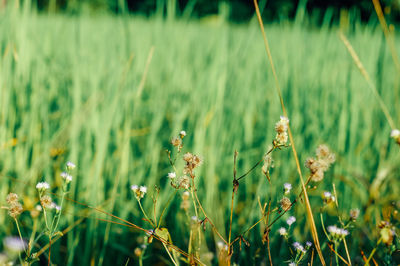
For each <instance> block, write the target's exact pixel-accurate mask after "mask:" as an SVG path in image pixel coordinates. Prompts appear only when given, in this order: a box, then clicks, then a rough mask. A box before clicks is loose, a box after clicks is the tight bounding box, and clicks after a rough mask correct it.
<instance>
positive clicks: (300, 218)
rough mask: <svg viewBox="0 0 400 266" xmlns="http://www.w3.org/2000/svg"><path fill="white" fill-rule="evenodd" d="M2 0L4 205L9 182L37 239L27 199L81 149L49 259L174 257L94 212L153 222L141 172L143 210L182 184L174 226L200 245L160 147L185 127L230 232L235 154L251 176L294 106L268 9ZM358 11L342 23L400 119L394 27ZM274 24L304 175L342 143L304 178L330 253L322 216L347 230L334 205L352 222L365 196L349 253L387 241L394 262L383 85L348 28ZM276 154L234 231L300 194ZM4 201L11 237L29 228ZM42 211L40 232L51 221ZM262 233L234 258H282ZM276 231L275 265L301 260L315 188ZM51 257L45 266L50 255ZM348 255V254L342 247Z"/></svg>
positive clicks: (394, 153) (201, 183) (258, 175)
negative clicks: (70, 9)
mask: <svg viewBox="0 0 400 266" xmlns="http://www.w3.org/2000/svg"><path fill="white" fill-rule="evenodd" d="M1 12H2V14H1V18H0V29H1V30H0V56H1V60H0V206H6V205H7V203H6V197H7V195H8V193H10V192H14V193H17V194H18V195H19V197H20V201H21V203H22V206H23V209H24V212H23V213H22V214H21V216H20V217H19V218H18V219H19V222H20V227H21V234H22V235H23V236H24V238H27V239H28V238H29V236H30V232H32V230H33V228H34V222H33V221H34V220H35V218H32V213H31V212H30V211H31V210H33V209H34V208H35V205H36V204H38V203H39V195H38V192H37V189H36V188H35V186H36V184H37V183H38V182H40V181H47V182H48V183H49V184H50V185H51V188H50V191H51V192H52V193H55V194H54V195H53V198H54V199H55V200H56V201H59V200H60V195H61V190H60V187H61V186H62V184H63V180H62V178H61V177H60V173H61V172H62V169H63V167H64V165H65V163H66V162H67V161H71V162H74V163H75V164H76V169H75V170H74V172H73V176H74V178H73V181H72V182H71V184H70V185H69V186H70V187H69V192H68V194H67V195H66V196H67V197H68V199H69V200H66V201H65V202H64V206H63V210H62V211H63V215H62V217H61V219H60V225H59V228H60V230H65V229H68V230H67V231H65V232H64V235H63V236H62V237H60V238H59V239H58V240H57V241H54V243H53V244H52V248H51V249H52V251H51V262H52V264H54V265H138V264H139V262H140V263H143V264H144V265H153V264H154V265H169V264H172V263H171V260H170V259H169V255H168V253H167V252H166V251H165V249H164V247H163V246H162V245H161V242H159V241H157V240H156V239H155V240H153V242H152V243H151V244H147V242H146V240H144V238H145V236H146V234H145V233H144V232H143V231H140V230H136V229H134V228H131V227H127V226H124V225H121V224H115V223H112V222H111V221H115V222H119V223H122V222H121V221H120V220H118V219H115V218H113V217H110V216H109V215H106V214H104V213H102V212H101V211H99V210H104V211H106V212H108V213H112V214H113V215H115V216H118V217H120V218H121V219H124V220H127V221H130V222H132V223H134V224H136V225H138V226H141V227H143V228H145V229H147V230H150V229H154V228H152V227H151V226H150V225H149V223H148V222H146V221H145V220H143V219H142V218H143V214H142V212H141V210H140V208H139V205H138V202H137V200H136V199H135V195H134V193H133V192H132V190H131V185H135V184H136V185H139V186H140V185H142V186H146V187H147V195H145V197H144V198H143V199H142V200H141V203H142V205H143V208H144V209H145V210H146V211H147V212H148V213H152V211H153V210H152V208H153V201H152V199H151V196H152V195H153V196H155V195H157V189H159V194H158V199H157V202H158V205H157V207H156V213H157V214H158V215H159V214H160V212H161V211H162V209H163V207H164V206H165V205H166V204H167V202H168V200H169V199H170V197H171V195H174V193H176V196H175V197H173V198H172V200H171V201H170V204H169V205H168V207H167V208H166V210H165V214H164V219H163V220H162V225H163V226H162V227H166V228H168V231H169V233H170V234H171V238H172V241H173V243H174V244H175V245H176V246H178V247H179V248H181V249H182V250H184V251H186V252H188V246H189V242H190V241H191V240H190V239H191V233H192V232H197V229H193V226H192V225H191V224H192V223H193V222H191V220H192V218H191V216H194V215H195V214H194V210H193V209H191V208H189V211H188V212H185V211H184V210H182V208H181V202H182V196H181V195H182V193H183V190H182V189H180V190H179V191H178V192H175V189H174V188H172V187H171V186H170V181H169V179H168V177H167V175H168V173H170V172H173V169H172V167H171V165H170V163H169V160H168V156H167V153H166V152H165V151H166V150H167V149H168V150H172V149H173V147H172V145H171V143H170V141H171V139H172V138H173V137H175V136H177V135H178V134H179V132H180V131H181V130H185V131H186V134H187V135H186V136H185V137H184V139H183V140H184V147H183V151H182V154H183V153H186V152H193V153H195V154H198V155H200V156H201V158H202V160H203V163H202V165H201V166H199V168H198V169H196V179H195V182H196V188H197V194H198V197H199V200H200V201H201V203H202V205H203V207H204V209H205V210H206V212H207V214H208V216H209V217H210V218H211V219H212V221H213V223H214V224H215V227H216V228H217V230H218V231H219V232H221V234H222V236H223V237H224V238H227V237H228V234H229V227H230V212H231V194H232V178H233V171H234V170H233V169H234V151H235V150H237V151H238V156H237V164H236V170H237V172H238V175H241V174H243V173H245V172H246V171H247V170H248V169H250V168H251V167H252V166H253V165H254V163H255V162H257V161H259V160H260V159H261V158H263V156H264V154H265V153H266V152H267V151H268V149H269V148H270V147H271V145H272V144H271V143H272V140H273V139H274V138H275V135H276V132H275V123H276V122H277V121H279V118H280V116H281V115H283V113H282V109H281V106H280V102H279V97H278V94H277V93H276V89H275V83H274V78H273V75H272V72H271V69H270V66H269V63H268V59H267V56H266V53H265V49H264V43H263V38H262V35H261V32H260V28H259V26H258V24H257V21H256V19H253V20H251V21H250V22H248V23H244V24H234V23H229V22H227V21H225V20H224V19H223V18H222V17H218V16H216V17H210V18H206V19H200V20H184V19H176V20H174V19H170V20H165V19H162V18H160V17H150V18H145V17H140V16H113V15H109V14H95V15H79V16H74V15H62V14H38V13H37V12H32V11H27V10H24V9H19V10H16V9H6V10H1ZM348 18H349V19H348V21H347V23H345V25H341V28H342V30H343V31H344V33H345V34H346V36H347V37H348V39H349V41H350V42H351V44H352V45H353V47H354V50H355V51H356V52H357V53H358V55H359V57H360V60H361V61H362V62H363V64H364V66H365V68H366V70H367V71H368V73H369V74H370V76H371V78H372V81H373V83H374V84H375V86H376V88H377V90H378V91H379V94H380V95H381V97H382V100H383V102H384V103H385V105H386V106H387V108H388V110H389V112H390V114H391V115H392V116H393V118H394V120H395V123H396V125H398V126H399V125H400V121H399V117H398V115H397V114H399V113H400V102H399V101H400V90H399V86H400V78H399V77H400V75H399V73H398V72H397V70H396V68H395V65H394V63H393V59H392V55H391V53H390V50H389V48H388V46H387V42H386V40H385V38H384V35H383V33H382V30H381V28H380V26H379V24H378V23H377V22H376V21H374V20H372V21H371V22H370V23H361V22H359V19H358V18H357V16H351V15H350V16H349V17H348ZM327 20H328V18H327ZM265 28H266V32H267V36H268V39H269V43H270V46H271V53H272V57H273V59H274V62H275V67H276V70H277V76H278V79H279V82H280V84H281V87H282V96H283V99H284V101H285V106H286V109H287V112H288V118H289V119H290V126H291V129H292V133H293V138H294V142H295V144H296V150H297V152H298V156H299V161H300V165H301V167H302V171H303V175H304V176H305V178H307V176H308V174H309V171H308V169H307V168H306V167H305V166H304V162H305V160H306V159H307V158H308V157H312V156H315V149H316V148H317V147H318V146H319V145H320V144H326V145H327V146H328V147H329V148H330V150H331V151H332V152H333V153H335V155H336V161H335V163H334V164H333V165H332V166H331V167H330V169H329V170H328V171H327V172H326V173H325V178H324V179H323V181H322V182H320V183H318V184H312V185H310V188H309V190H308V194H309V198H310V204H311V207H312V210H313V214H314V219H315V223H316V226H317V231H318V236H319V240H320V243H321V249H322V253H323V255H324V258H325V260H326V262H327V263H328V264H329V263H333V264H335V253H334V252H333V251H332V250H331V249H330V247H329V245H328V244H329V241H327V236H326V235H325V234H324V232H323V229H322V226H321V220H320V212H321V213H323V216H324V224H325V225H334V224H336V225H339V222H338V215H339V216H341V217H342V218H343V219H344V220H345V219H349V211H350V210H351V209H356V208H358V209H359V210H360V215H359V218H358V219H357V220H356V221H355V222H354V224H353V225H352V227H350V228H349V229H348V230H349V236H347V237H346V240H347V246H348V251H349V257H350V258H351V261H352V263H353V264H355V265H357V264H364V263H365V260H364V259H363V254H364V256H365V257H369V255H370V254H371V252H374V256H373V258H374V260H375V261H376V263H378V264H379V265H381V264H383V263H384V262H388V261H393V265H395V261H396V260H395V259H396V258H395V256H398V253H399V243H398V239H397V237H395V239H394V242H393V243H394V244H393V245H385V244H384V243H383V242H382V235H381V231H380V229H379V228H378V224H380V223H381V222H382V221H388V222H390V223H391V224H393V225H394V226H395V227H396V232H397V233H398V223H399V219H400V218H399V217H400V216H399V214H398V212H397V210H398V209H399V208H400V198H399V195H400V186H399V185H400V184H399V174H398V173H399V170H400V169H399V164H398V161H399V152H400V151H399V146H398V145H397V144H396V142H395V141H394V140H393V139H391V138H390V132H391V127H390V125H389V124H388V123H387V121H386V118H385V116H384V114H383V113H382V110H381V108H380V106H379V103H378V101H377V98H376V95H374V94H373V93H372V91H371V90H370V88H369V87H368V84H367V82H366V80H365V78H364V77H363V76H362V75H361V74H360V72H359V70H358V69H357V67H356V66H355V64H354V62H353V59H352V57H351V56H350V55H349V53H348V52H347V50H346V47H345V45H344V44H343V42H342V41H341V40H340V38H339V35H338V31H339V28H340V27H339V25H335V24H333V25H331V24H330V23H325V24H323V25H321V26H319V27H317V26H315V25H314V23H313V22H312V19H310V18H308V17H304V18H299V19H296V20H295V21H291V22H290V21H286V20H282V21H281V22H274V23H269V24H266V25H265ZM396 41H397V42H396ZM396 41H395V43H396V44H399V43H400V42H399V40H398V39H396ZM396 48H397V50H398V49H399V46H398V45H397V47H396ZM173 155H175V153H173ZM273 159H274V167H273V168H272V169H271V172H270V180H271V181H270V182H269V181H268V180H267V178H266V176H265V175H264V174H263V173H262V171H261V167H258V168H256V169H255V170H254V171H252V172H251V173H250V174H249V175H248V176H246V178H244V179H243V180H241V182H240V185H239V189H238V192H237V195H236V197H235V200H234V208H233V219H232V234H233V236H234V237H236V236H239V235H240V233H241V232H244V231H245V230H246V229H247V228H249V227H250V226H251V225H252V224H254V223H255V222H257V221H258V220H259V219H260V217H262V216H261V212H260V206H259V201H260V203H261V204H264V203H269V202H270V206H271V209H274V208H275V207H277V206H279V202H280V200H281V198H282V196H283V188H284V183H290V184H291V185H292V186H293V191H294V192H292V193H293V194H292V195H297V194H299V193H300V192H301V185H300V184H301V183H300V180H299V176H298V173H297V169H296V164H295V160H294V159H293V153H292V151H291V148H290V147H288V148H282V149H281V150H280V151H277V152H274V153H273ZM181 161H182V160H181V159H178V160H177V162H178V163H181ZM155 186H157V189H155ZM334 189H335V191H334ZM324 191H329V192H331V193H334V192H335V196H336V198H337V203H338V207H337V208H336V207H335V204H327V203H326V202H325V203H324V201H323V199H322V198H321V195H323V192H324ZM292 198H293V197H292ZM91 207H96V208H97V209H93V208H91ZM0 214H1V215H0V239H5V238H6V236H17V235H18V231H17V228H16V226H15V223H14V221H13V219H12V218H10V217H9V215H7V210H3V209H2V210H0ZM277 215H278V214H277V213H274V214H272V215H271V219H273V218H274V217H276V216H277ZM198 216H199V217H198V218H199V219H204V215H202V214H201V213H199V215H198ZM289 216H294V217H296V222H295V224H294V226H292V227H291V231H290V239H289V241H285V239H284V238H283V237H282V236H281V235H280V234H279V232H278V231H279V228H280V227H282V226H285V225H286V222H285V220H286V219H287V218H288V217H289ZM37 223H38V224H37V226H39V228H40V225H41V224H42V223H43V222H41V221H40V220H38V222H37ZM125 224H126V223H125ZM264 228H265V226H263V223H260V224H258V225H257V226H255V227H254V229H253V230H251V231H250V232H248V233H247V234H244V235H243V236H244V240H242V241H243V243H242V245H241V247H240V248H239V245H238V244H237V245H235V246H234V247H233V254H232V263H233V262H235V263H238V264H240V265H266V264H269V259H268V255H267V247H266V243H263V242H262V240H263V230H264ZM270 229H271V232H270V234H269V245H270V251H271V254H272V261H273V263H274V264H276V265H280V264H284V263H289V262H290V261H292V260H293V258H294V255H295V254H296V251H293V250H294V249H293V247H292V244H291V243H292V242H294V241H298V242H300V243H305V242H306V241H312V236H311V232H310V227H309V225H308V223H307V219H306V207H305V203H304V201H302V200H298V201H297V202H296V204H294V205H293V207H292V209H291V210H289V211H288V212H287V213H285V214H284V216H282V219H280V220H278V221H277V222H276V223H275V224H274V225H273V226H272V227H271V228H270ZM202 238H203V239H204V241H202V242H201V247H197V248H199V249H200V252H201V254H202V255H201V256H200V259H203V260H204V261H203V260H202V261H203V262H204V263H205V264H207V265H210V264H214V265H216V264H218V254H219V253H220V247H219V245H220V243H219V241H220V239H219V238H218V236H216V235H215V234H214V233H213V230H212V229H211V227H210V225H209V224H206V231H205V232H204V233H202ZM245 240H246V241H248V242H249V244H250V245H249V246H247V245H245ZM242 241H240V242H242ZM378 241H379V243H378ZM190 243H192V242H190ZM327 243H328V244H327ZM47 244H48V239H46V237H44V236H43V237H41V238H40V239H39V240H38V241H37V244H36V246H35V247H34V248H33V249H34V250H35V252H38V251H40V250H41V249H42V248H43V247H46V245H47ZM143 245H145V246H146V249H145V252H144V250H143V249H144V247H143ZM391 248H392V249H393V250H392V251H390V250H389V249H391ZM2 249H5V244H4V241H3V243H1V244H0V250H2ZM47 252H48V251H47V250H46V249H44V250H43V253H41V254H40V256H39V259H40V262H38V263H36V265H47V259H48V253H47ZM143 252H144V253H143ZM292 252H295V253H294V254H293V253H292ZM337 252H338V253H339V254H340V255H341V256H342V257H344V258H345V259H346V258H347V256H346V252H345V248H344V246H343V245H340V246H339V249H338V250H337ZM390 252H391V253H390ZM142 254H143V256H142ZM388 254H391V255H388ZM396 254H397V255H396ZM138 255H140V256H138ZM388 256H389V257H388ZM139 257H140V259H139ZM336 258H337V257H336ZM312 260H313V261H314V263H315V264H316V265H320V261H319V259H318V255H317V252H316V251H315V249H314V247H311V249H310V250H309V251H308V252H307V254H306V256H305V257H304V259H303V260H302V262H301V263H304V265H306V263H307V262H310V261H312ZM372 261H373V260H371V263H372ZM181 263H183V262H181ZM339 263H340V264H341V265H342V263H343V262H342V261H340V262H339ZM397 263H399V262H398V260H397ZM34 265H35V264H34Z"/></svg>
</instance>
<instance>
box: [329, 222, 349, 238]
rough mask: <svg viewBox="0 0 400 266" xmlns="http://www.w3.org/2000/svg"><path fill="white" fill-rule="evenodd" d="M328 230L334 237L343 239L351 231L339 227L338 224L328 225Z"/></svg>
mask: <svg viewBox="0 0 400 266" xmlns="http://www.w3.org/2000/svg"><path fill="white" fill-rule="evenodd" d="M327 230H328V232H329V233H330V235H331V236H332V237H333V238H339V239H341V238H344V237H345V236H347V235H348V234H349V231H347V230H346V229H343V228H339V227H337V226H336V225H330V226H328V228H327Z"/></svg>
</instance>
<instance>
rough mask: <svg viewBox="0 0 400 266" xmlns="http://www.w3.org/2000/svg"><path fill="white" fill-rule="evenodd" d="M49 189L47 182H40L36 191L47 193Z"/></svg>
mask: <svg viewBox="0 0 400 266" xmlns="http://www.w3.org/2000/svg"><path fill="white" fill-rule="evenodd" d="M49 188H50V185H49V183H47V182H39V183H37V185H36V189H37V190H39V191H45V190H47V189H49Z"/></svg>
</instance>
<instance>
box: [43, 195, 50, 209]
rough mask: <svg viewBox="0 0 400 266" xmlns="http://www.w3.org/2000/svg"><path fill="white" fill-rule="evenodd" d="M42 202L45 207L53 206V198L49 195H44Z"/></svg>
mask: <svg viewBox="0 0 400 266" xmlns="http://www.w3.org/2000/svg"><path fill="white" fill-rule="evenodd" d="M40 203H41V204H42V206H43V208H52V203H53V201H52V199H51V197H50V196H48V195H44V196H42V197H41V198H40Z"/></svg>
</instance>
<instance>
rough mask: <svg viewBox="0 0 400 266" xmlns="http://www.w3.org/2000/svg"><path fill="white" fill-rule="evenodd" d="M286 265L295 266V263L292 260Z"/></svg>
mask: <svg viewBox="0 0 400 266" xmlns="http://www.w3.org/2000/svg"><path fill="white" fill-rule="evenodd" d="M288 266H296V263H294V262H293V261H292V262H289V265H288Z"/></svg>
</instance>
